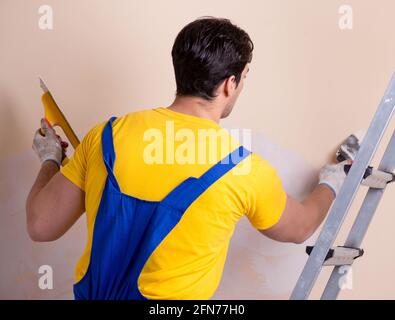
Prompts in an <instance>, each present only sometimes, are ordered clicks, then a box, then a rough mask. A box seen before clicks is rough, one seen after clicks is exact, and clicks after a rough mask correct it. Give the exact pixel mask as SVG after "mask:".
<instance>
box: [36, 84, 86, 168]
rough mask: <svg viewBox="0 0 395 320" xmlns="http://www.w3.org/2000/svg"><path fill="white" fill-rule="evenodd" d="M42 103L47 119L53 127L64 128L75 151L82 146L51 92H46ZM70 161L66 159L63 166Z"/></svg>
mask: <svg viewBox="0 0 395 320" xmlns="http://www.w3.org/2000/svg"><path fill="white" fill-rule="evenodd" d="M41 101H42V103H43V105H44V114H45V118H46V119H47V120H48V122H49V123H50V124H51V125H52V126H53V127H54V126H59V127H61V128H62V130H63V132H64V134H65V135H66V137H67V139H68V140H69V142H70V143H71V145H72V146H73V148H74V150H75V149H76V148H77V146H78V145H79V144H80V140H79V139H78V137H77V135H76V134H75V133H74V131H73V129H72V128H71V126H70V124H69V123H68V122H67V120H66V117H65V116H64V114H63V113H62V111H61V110H60V109H59V107H58V105H57V104H56V102H55V100H54V98H53V97H52V95H51V93H50V92H49V91H48V92H45V93H44V94H43V95H42V97H41ZM68 160H69V159H68V158H67V157H66V158H65V159H64V160H63V162H62V165H65V164H66V163H67V162H68Z"/></svg>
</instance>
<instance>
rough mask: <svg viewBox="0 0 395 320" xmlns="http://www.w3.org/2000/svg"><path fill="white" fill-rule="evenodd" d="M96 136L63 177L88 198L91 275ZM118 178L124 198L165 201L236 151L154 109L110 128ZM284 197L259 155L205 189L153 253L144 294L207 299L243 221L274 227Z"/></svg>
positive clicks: (211, 132) (84, 263)
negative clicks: (191, 180) (193, 178)
mask: <svg viewBox="0 0 395 320" xmlns="http://www.w3.org/2000/svg"><path fill="white" fill-rule="evenodd" d="M103 127H104V123H103V124H100V125H98V126H96V127H95V128H93V129H92V130H91V131H90V132H89V133H88V134H87V136H86V137H85V138H84V140H83V142H82V143H81V145H80V146H79V147H78V148H77V150H76V152H75V155H74V157H73V158H72V159H71V161H70V163H69V164H68V165H66V166H65V167H64V168H62V173H63V175H65V176H66V177H67V178H68V179H69V180H71V181H72V182H73V183H74V184H76V185H77V186H78V187H80V188H81V189H83V190H85V204H86V213H87V221H88V243H87V246H86V250H85V252H84V254H83V255H82V257H81V259H80V261H79V262H78V264H77V267H76V281H77V282H78V281H79V280H81V279H82V278H83V276H84V275H85V274H86V272H87V269H88V266H89V260H90V256H91V246H92V235H93V231H94V223H95V217H96V214H97V210H98V207H99V204H100V199H101V196H102V192H103V187H104V184H105V180H106V178H107V172H106V169H105V166H104V163H103V158H102V149H101V134H102V131H103ZM113 137H114V148H115V154H116V161H115V164H114V173H115V176H116V179H117V181H118V183H119V185H120V189H121V191H122V192H123V193H125V194H128V195H131V196H133V197H136V198H139V199H142V200H147V201H161V200H162V199H163V198H165V197H166V195H167V194H169V192H171V191H172V190H173V189H174V188H175V187H177V186H178V185H179V184H180V183H181V182H183V181H184V180H186V179H187V178H188V177H197V178H198V177H200V176H201V175H202V174H203V173H205V172H206V171H207V170H208V169H209V168H210V167H212V166H213V165H214V164H215V163H217V162H218V161H220V160H221V159H223V158H224V157H226V156H227V155H228V154H229V153H230V152H231V151H233V150H234V149H236V148H237V147H238V142H237V141H235V140H234V139H232V138H231V137H230V135H229V134H228V133H227V132H226V131H225V130H224V129H221V127H220V126H219V125H218V124H217V123H215V122H214V121H211V120H208V119H204V118H198V117H194V116H190V115H186V114H181V113H178V112H174V111H171V110H169V109H166V108H157V109H153V110H145V111H140V112H135V113H130V114H128V115H126V116H124V117H121V118H119V119H117V120H116V121H115V122H114V125H113ZM285 202H286V194H285V192H284V191H283V189H282V186H281V181H280V179H279V178H278V176H277V174H276V171H275V170H274V169H273V168H272V167H271V166H270V165H269V164H268V162H267V161H265V160H263V159H261V158H260V157H259V156H257V155H254V154H253V155H251V156H249V157H247V158H246V159H244V160H243V161H241V162H240V163H239V164H238V165H237V166H236V167H235V168H233V169H232V170H231V171H230V172H228V173H226V174H225V175H224V176H223V177H221V178H220V179H219V180H218V181H216V182H215V183H214V184H213V185H212V186H211V187H210V188H208V189H207V190H206V191H205V192H204V193H203V194H202V195H201V196H200V197H198V198H197V200H196V201H194V202H193V203H192V205H191V206H190V207H189V208H188V209H187V211H186V212H185V213H184V215H183V217H182V219H181V220H180V222H179V223H178V224H177V225H176V227H175V228H174V229H173V230H172V231H171V232H170V233H169V234H168V235H167V237H166V238H165V239H164V240H163V241H162V242H161V243H160V245H159V246H158V247H157V248H156V250H155V251H154V252H153V253H152V255H151V256H150V258H149V259H148V261H147V263H146V264H145V267H144V269H143V271H142V272H141V275H140V277H139V282H138V283H139V290H140V291H141V293H142V294H143V295H144V296H145V297H147V298H151V299H207V298H210V297H211V296H212V294H213V293H214V292H215V289H216V288H217V286H218V284H219V281H220V278H221V274H222V270H223V266H224V262H225V259H226V253H227V249H228V245H229V240H230V237H231V235H232V233H233V231H234V227H235V225H236V223H237V221H238V220H239V219H240V218H241V217H242V216H243V214H246V215H247V217H248V218H249V219H250V221H251V222H252V224H253V225H254V226H255V227H256V228H258V229H260V230H263V229H266V228H269V227H271V226H272V225H274V224H275V223H276V222H277V221H278V219H279V218H280V215H281V213H282V212H283V210H284V207H285Z"/></svg>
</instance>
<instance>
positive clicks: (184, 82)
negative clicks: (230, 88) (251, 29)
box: [171, 17, 254, 100]
mask: <svg viewBox="0 0 395 320" xmlns="http://www.w3.org/2000/svg"><path fill="white" fill-rule="evenodd" d="M253 49H254V44H253V42H252V41H251V39H250V37H249V35H248V34H247V33H246V32H245V31H244V30H242V29H241V28H239V27H238V26H236V25H234V24H232V23H231V22H230V20H228V19H222V18H214V17H201V18H199V19H197V20H195V21H193V22H191V23H189V24H188V25H186V26H185V27H184V28H183V29H182V30H181V31H180V33H179V34H178V35H177V37H176V39H175V41H174V45H173V49H172V51H171V55H172V57H173V66H174V72H175V77H176V83H177V93H176V94H177V95H178V96H197V97H201V98H204V99H206V100H212V99H214V98H215V91H216V89H217V88H218V87H219V85H220V84H221V83H222V82H223V81H224V80H225V79H226V78H228V77H230V76H232V75H234V76H235V77H236V87H237V85H238V84H239V82H240V79H241V74H242V72H243V70H244V68H245V66H246V64H247V63H249V62H251V60H252V51H253Z"/></svg>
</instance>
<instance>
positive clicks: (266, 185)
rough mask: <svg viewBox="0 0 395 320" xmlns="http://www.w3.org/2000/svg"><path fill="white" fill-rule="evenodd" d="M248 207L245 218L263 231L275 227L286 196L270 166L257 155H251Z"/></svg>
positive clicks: (274, 171)
mask: <svg viewBox="0 0 395 320" xmlns="http://www.w3.org/2000/svg"><path fill="white" fill-rule="evenodd" d="M253 156H254V157H255V161H253V167H252V176H251V187H252V191H251V192H250V193H249V206H248V211H247V212H246V216H247V218H248V219H249V221H250V222H251V224H252V225H253V226H254V227H255V228H257V229H259V230H264V229H268V228H270V227H272V226H273V225H275V224H276V223H277V222H278V221H279V220H280V217H281V215H282V213H283V211H284V209H285V204H286V200H287V194H286V192H285V190H284V189H283V186H282V182H281V179H280V177H279V176H278V174H277V171H276V169H275V168H274V167H273V166H271V164H270V163H269V162H268V161H266V160H264V159H262V158H261V157H259V156H257V155H255V154H254V155H253Z"/></svg>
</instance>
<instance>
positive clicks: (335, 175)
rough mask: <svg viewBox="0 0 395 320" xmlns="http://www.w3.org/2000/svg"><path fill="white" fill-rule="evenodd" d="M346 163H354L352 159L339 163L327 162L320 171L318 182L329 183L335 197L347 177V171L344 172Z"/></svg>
mask: <svg viewBox="0 0 395 320" xmlns="http://www.w3.org/2000/svg"><path fill="white" fill-rule="evenodd" d="M346 164H352V160H345V161H342V162H340V163H337V164H327V165H326V166H324V167H323V168H322V169H321V171H320V176H319V178H320V180H319V182H318V184H325V185H327V186H328V187H329V188H330V189H331V190H332V191H333V193H334V195H335V197H336V196H337V194H338V193H339V190H340V188H341V186H342V184H343V182H344V179H345V178H346V173H345V172H344V166H345V165H346Z"/></svg>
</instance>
